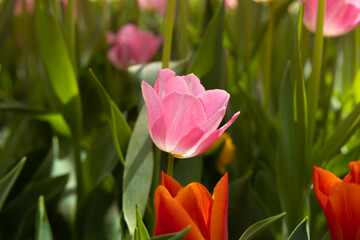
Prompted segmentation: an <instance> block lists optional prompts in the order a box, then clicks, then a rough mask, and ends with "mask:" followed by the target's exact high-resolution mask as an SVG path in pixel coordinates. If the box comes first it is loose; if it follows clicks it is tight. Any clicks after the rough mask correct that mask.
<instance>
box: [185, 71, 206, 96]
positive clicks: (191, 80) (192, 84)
mask: <svg viewBox="0 0 360 240" xmlns="http://www.w3.org/2000/svg"><path fill="white" fill-rule="evenodd" d="M185 81H186V83H187V85H188V87H189V91H190V93H191V94H192V95H194V96H195V97H197V96H198V95H200V94H201V93H203V92H205V88H204V86H203V85H201V83H200V79H199V78H198V77H197V76H195V75H194V74H193V73H191V74H188V75H186V76H185Z"/></svg>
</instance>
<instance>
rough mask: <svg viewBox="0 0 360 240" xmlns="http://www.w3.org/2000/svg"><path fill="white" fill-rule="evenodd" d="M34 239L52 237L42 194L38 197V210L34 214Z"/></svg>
mask: <svg viewBox="0 0 360 240" xmlns="http://www.w3.org/2000/svg"><path fill="white" fill-rule="evenodd" d="M35 239H36V240H51V239H53V236H52V232H51V227H50V224H49V220H48V217H47V214H46V209H45V203H44V196H40V197H39V203H38V211H37V214H36V232H35Z"/></svg>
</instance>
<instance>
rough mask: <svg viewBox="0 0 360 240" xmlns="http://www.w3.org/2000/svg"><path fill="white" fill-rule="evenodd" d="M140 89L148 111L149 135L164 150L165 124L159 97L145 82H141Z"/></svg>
mask: <svg viewBox="0 0 360 240" xmlns="http://www.w3.org/2000/svg"><path fill="white" fill-rule="evenodd" d="M141 90H142V94H143V97H144V101H145V104H146V109H147V113H148V124H149V132H150V136H151V138H152V140H153V141H154V143H155V144H156V146H157V147H158V148H160V149H163V150H166V142H165V138H166V125H165V122H164V111H163V107H162V106H161V102H160V99H159V97H158V95H157V94H156V93H155V91H154V89H153V88H152V87H151V86H150V85H149V84H148V83H147V82H144V81H142V82H141Z"/></svg>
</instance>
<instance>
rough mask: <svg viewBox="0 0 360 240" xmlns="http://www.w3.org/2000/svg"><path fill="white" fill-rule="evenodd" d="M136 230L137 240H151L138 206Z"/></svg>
mask: <svg viewBox="0 0 360 240" xmlns="http://www.w3.org/2000/svg"><path fill="white" fill-rule="evenodd" d="M136 222H137V224H136V229H135V239H138V240H148V239H150V236H149V233H148V231H147V229H146V227H145V225H144V223H143V221H142V218H141V215H140V212H139V208H138V207H137V206H136Z"/></svg>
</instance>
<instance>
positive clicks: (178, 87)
mask: <svg viewBox="0 0 360 240" xmlns="http://www.w3.org/2000/svg"><path fill="white" fill-rule="evenodd" d="M175 91H176V92H180V93H190V92H189V87H188V85H187V84H186V82H185V80H184V78H182V77H179V76H175V77H173V78H170V79H168V80H166V81H165V85H164V90H163V92H162V94H161V95H162V97H163V98H164V97H165V96H166V95H168V94H169V93H171V92H175ZM160 99H161V100H162V98H160Z"/></svg>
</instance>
